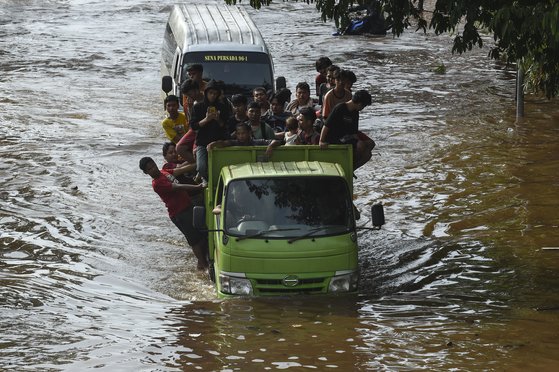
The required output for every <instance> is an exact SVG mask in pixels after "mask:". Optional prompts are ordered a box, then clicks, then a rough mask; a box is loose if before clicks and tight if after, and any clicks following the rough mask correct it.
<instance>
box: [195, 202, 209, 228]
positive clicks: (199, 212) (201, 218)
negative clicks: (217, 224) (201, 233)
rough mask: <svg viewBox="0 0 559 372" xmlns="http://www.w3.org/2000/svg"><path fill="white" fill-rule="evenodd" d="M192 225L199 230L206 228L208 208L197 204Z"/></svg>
mask: <svg viewBox="0 0 559 372" xmlns="http://www.w3.org/2000/svg"><path fill="white" fill-rule="evenodd" d="M192 226H194V228H195V229H198V230H206V229H207V226H206V208H205V207H202V206H199V205H197V206H195V207H194V210H193V211H192Z"/></svg>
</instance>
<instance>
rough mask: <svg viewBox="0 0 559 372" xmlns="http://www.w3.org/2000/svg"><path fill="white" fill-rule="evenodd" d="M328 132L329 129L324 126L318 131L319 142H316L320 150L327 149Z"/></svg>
mask: <svg viewBox="0 0 559 372" xmlns="http://www.w3.org/2000/svg"><path fill="white" fill-rule="evenodd" d="M329 130H330V128H328V127H327V126H326V125H325V126H323V127H322V130H321V131H320V140H319V141H318V144H319V145H320V148H321V149H325V148H327V147H328V142H326V138H327V137H328V131H329Z"/></svg>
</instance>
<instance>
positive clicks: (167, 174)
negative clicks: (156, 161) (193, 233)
mask: <svg viewBox="0 0 559 372" xmlns="http://www.w3.org/2000/svg"><path fill="white" fill-rule="evenodd" d="M173 172H174V169H162V170H161V174H160V175H159V177H157V178H155V179H154V180H152V181H151V185H152V186H153V191H155V192H156V193H157V194H158V195H159V197H160V198H161V200H163V202H164V203H165V206H166V207H167V211H169V217H174V216H176V215H177V214H179V213H180V212H182V211H183V210H185V209H186V208H188V207H190V205H191V204H192V203H191V201H190V196H188V192H186V191H185V190H176V189H175V190H173V183H177V184H178V183H179V181H177V179H176V178H175V176H173Z"/></svg>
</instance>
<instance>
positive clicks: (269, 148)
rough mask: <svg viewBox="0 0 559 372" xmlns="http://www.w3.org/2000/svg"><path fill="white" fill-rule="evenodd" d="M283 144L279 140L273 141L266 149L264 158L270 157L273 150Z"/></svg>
mask: <svg viewBox="0 0 559 372" xmlns="http://www.w3.org/2000/svg"><path fill="white" fill-rule="evenodd" d="M283 143H284V142H283V141H280V140H273V141H272V142H270V144H269V145H268V147H267V148H266V156H268V157H270V156H272V152H273V151H274V148H276V147H278V146H281V145H283Z"/></svg>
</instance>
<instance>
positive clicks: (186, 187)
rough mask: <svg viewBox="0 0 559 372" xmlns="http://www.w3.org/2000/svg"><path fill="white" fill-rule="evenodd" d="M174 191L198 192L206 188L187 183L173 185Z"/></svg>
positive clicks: (203, 185)
mask: <svg viewBox="0 0 559 372" xmlns="http://www.w3.org/2000/svg"><path fill="white" fill-rule="evenodd" d="M172 187H173V190H185V191H196V190H202V189H203V188H205V187H206V185H205V184H203V183H200V184H198V185H191V184H186V183H173V184H172Z"/></svg>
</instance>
